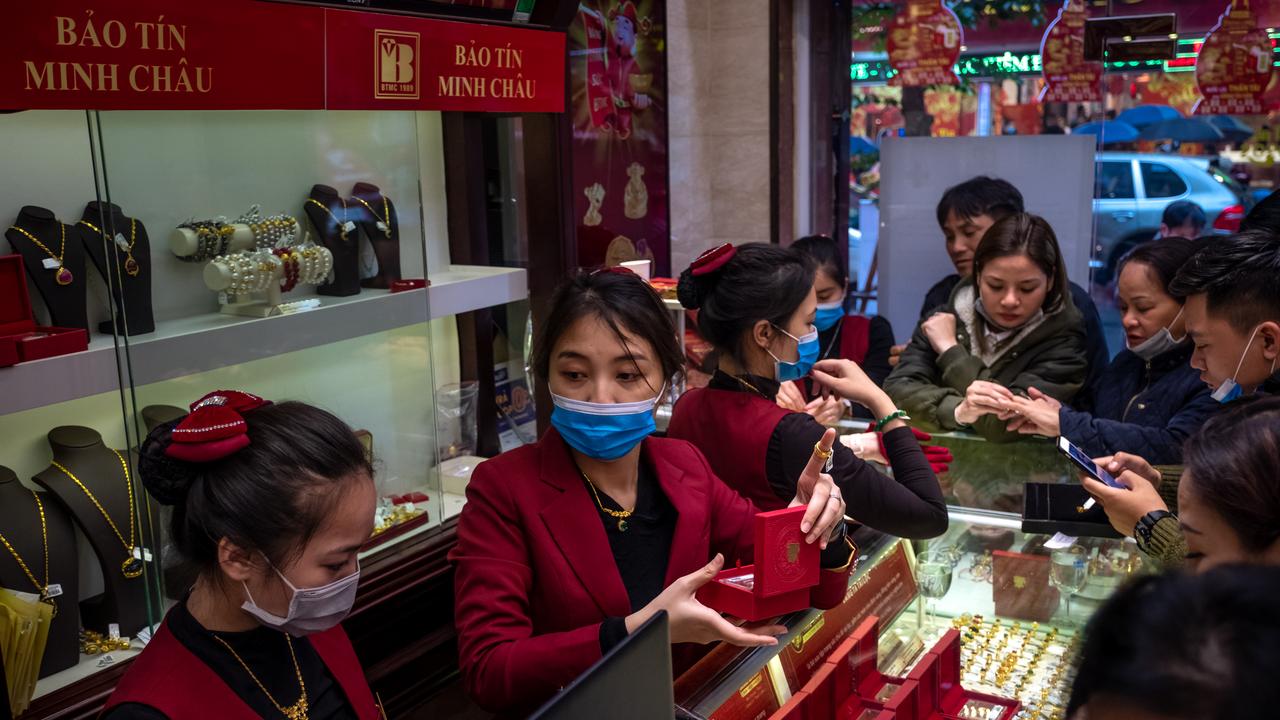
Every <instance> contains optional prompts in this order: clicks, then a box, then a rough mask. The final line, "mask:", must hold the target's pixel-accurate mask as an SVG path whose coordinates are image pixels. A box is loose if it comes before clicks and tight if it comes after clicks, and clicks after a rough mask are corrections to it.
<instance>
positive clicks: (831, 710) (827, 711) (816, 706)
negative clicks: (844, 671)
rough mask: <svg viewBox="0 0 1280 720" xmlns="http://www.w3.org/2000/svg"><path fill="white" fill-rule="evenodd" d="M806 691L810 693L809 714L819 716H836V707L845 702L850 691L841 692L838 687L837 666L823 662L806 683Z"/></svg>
mask: <svg viewBox="0 0 1280 720" xmlns="http://www.w3.org/2000/svg"><path fill="white" fill-rule="evenodd" d="M803 690H804V692H806V693H808V694H809V716H810V717H812V718H814V720H817V719H818V718H834V717H835V716H836V708H838V707H840V704H841V703H842V702H844V701H845V700H846V699H847V698H848V696H849V692H848V691H846V692H845V693H843V694H841V693H840V691H839V689H838V688H837V687H836V666H835V665H832V664H830V663H825V662H824V663H822V665H820V666H819V667H818V669H817V671H815V672H814V673H813V677H811V678H809V682H807V683H805V685H804V688H803Z"/></svg>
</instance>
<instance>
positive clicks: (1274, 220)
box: [1240, 190, 1280, 235]
mask: <svg viewBox="0 0 1280 720" xmlns="http://www.w3.org/2000/svg"><path fill="white" fill-rule="evenodd" d="M1255 230H1256V231H1261V232H1266V233H1271V234H1272V235H1280V191H1275V190H1273V191H1272V192H1271V194H1270V195H1268V196H1266V197H1265V198H1263V199H1262V200H1261V201H1259V202H1258V204H1257V205H1254V206H1253V209H1252V210H1250V211H1249V214H1248V215H1245V216H1244V220H1241V221H1240V232H1250V231H1255Z"/></svg>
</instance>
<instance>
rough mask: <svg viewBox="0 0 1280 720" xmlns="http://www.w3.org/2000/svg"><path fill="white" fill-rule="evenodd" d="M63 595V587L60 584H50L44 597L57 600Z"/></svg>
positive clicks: (45, 590) (46, 587) (45, 589)
mask: <svg viewBox="0 0 1280 720" xmlns="http://www.w3.org/2000/svg"><path fill="white" fill-rule="evenodd" d="M61 594H62V585H61V584H60V583H50V584H49V585H46V586H45V588H44V596H45V597H47V598H56V597H58V596H59V595H61Z"/></svg>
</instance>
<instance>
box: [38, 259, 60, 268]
mask: <svg viewBox="0 0 1280 720" xmlns="http://www.w3.org/2000/svg"><path fill="white" fill-rule="evenodd" d="M40 263H41V264H42V265H44V269H45V270H57V269H58V268H60V267H62V261H61V260H59V259H58V258H45V259H44V260H41V261H40Z"/></svg>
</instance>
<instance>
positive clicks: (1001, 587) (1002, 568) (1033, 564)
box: [991, 550, 1059, 622]
mask: <svg viewBox="0 0 1280 720" xmlns="http://www.w3.org/2000/svg"><path fill="white" fill-rule="evenodd" d="M991 555H992V560H991V576H992V586H991V594H992V599H994V600H995V605H996V615H999V616H1000V617H1011V618H1018V619H1020V620H1034V621H1036V622H1047V621H1048V620H1049V618H1051V617H1053V613H1054V612H1055V611H1056V610H1057V609H1058V599H1059V594H1058V590H1057V588H1054V587H1053V586H1052V585H1050V584H1049V556H1048V555H1029V554H1026V553H1016V552H1008V551H1006V550H996V551H995V552H993V553H991Z"/></svg>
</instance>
